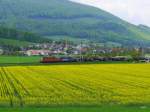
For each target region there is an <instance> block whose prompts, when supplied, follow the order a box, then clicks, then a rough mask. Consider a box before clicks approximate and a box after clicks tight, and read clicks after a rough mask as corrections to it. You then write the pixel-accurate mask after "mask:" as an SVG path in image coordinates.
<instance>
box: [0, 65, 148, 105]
mask: <svg viewBox="0 0 150 112" xmlns="http://www.w3.org/2000/svg"><path fill="white" fill-rule="evenodd" d="M149 67H150V64H89V65H88V64H87V65H86V64H85V65H52V66H44V65H43V66H42V65H41V66H14V67H13V66H12V67H0V106H10V107H13V106H14V107H15V106H19V107H20V106H21V107H22V106H54V105H56V106H57V105H102V104H106V103H107V104H138V103H139V104H149V103H150V69H149ZM141 68H142V69H141Z"/></svg>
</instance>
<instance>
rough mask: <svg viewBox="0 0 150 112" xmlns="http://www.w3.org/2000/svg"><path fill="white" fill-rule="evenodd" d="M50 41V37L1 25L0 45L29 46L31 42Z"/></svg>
mask: <svg viewBox="0 0 150 112" xmlns="http://www.w3.org/2000/svg"><path fill="white" fill-rule="evenodd" d="M46 41H50V40H49V39H45V38H41V37H40V36H38V35H36V34H33V33H29V32H23V31H18V30H16V29H12V28H5V27H0V46H1V47H3V46H7V47H8V46H9V47H19V46H27V45H29V44H31V43H40V42H46Z"/></svg>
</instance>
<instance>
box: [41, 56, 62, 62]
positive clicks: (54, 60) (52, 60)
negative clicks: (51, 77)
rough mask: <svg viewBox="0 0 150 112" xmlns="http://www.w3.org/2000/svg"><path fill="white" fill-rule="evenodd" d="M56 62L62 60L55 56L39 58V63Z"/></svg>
mask: <svg viewBox="0 0 150 112" xmlns="http://www.w3.org/2000/svg"><path fill="white" fill-rule="evenodd" d="M56 62H62V60H61V59H60V58H56V57H43V58H42V60H41V63H56Z"/></svg>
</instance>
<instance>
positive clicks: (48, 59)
mask: <svg viewBox="0 0 150 112" xmlns="http://www.w3.org/2000/svg"><path fill="white" fill-rule="evenodd" d="M130 60H131V58H128V57H109V58H108V57H107V58H106V57H92V58H89V57H82V58H81V57H60V58H57V57H43V58H42V59H41V63H57V62H95V61H130Z"/></svg>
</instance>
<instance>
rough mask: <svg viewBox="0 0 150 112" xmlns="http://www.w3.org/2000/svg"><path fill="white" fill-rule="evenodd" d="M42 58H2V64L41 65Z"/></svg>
mask: <svg viewBox="0 0 150 112" xmlns="http://www.w3.org/2000/svg"><path fill="white" fill-rule="evenodd" d="M40 59H41V56H0V64H20V63H39V62H40Z"/></svg>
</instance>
